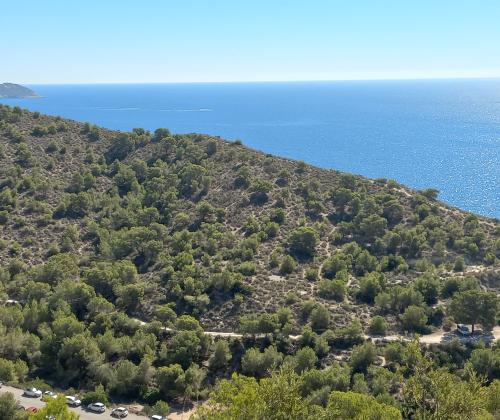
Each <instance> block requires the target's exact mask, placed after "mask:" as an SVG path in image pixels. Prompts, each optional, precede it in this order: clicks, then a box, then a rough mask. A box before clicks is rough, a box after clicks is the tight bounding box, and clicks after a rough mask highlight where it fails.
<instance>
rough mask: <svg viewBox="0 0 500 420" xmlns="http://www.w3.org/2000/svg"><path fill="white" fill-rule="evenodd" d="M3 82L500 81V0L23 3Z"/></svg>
mask: <svg viewBox="0 0 500 420" xmlns="http://www.w3.org/2000/svg"><path fill="white" fill-rule="evenodd" d="M0 28H1V33H2V36H1V37H0V82H4V81H5V82H7V81H8V82H13V83H26V84H42V83H50V84H52V83H159V82H234V81H278V80H283V81H285V80H339V79H340V80H344V79H417V78H460V77H500V1H499V0H475V1H471V0H418V1H409V0H408V1H406V0H364V1H363V0H251V1H240V0H72V1H68V0H44V1H40V0H23V1H3V2H1V4H0Z"/></svg>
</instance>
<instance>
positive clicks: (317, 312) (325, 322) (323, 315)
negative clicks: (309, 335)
mask: <svg viewBox="0 0 500 420" xmlns="http://www.w3.org/2000/svg"><path fill="white" fill-rule="evenodd" d="M309 321H310V322H311V328H312V329H313V330H314V331H316V332H322V331H325V330H326V329H328V326H329V325H330V312H329V311H328V309H326V308H325V307H324V306H321V305H317V306H316V307H315V308H314V309H313V310H312V312H311V315H310V316H309Z"/></svg>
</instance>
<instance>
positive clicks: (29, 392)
mask: <svg viewBox="0 0 500 420" xmlns="http://www.w3.org/2000/svg"><path fill="white" fill-rule="evenodd" d="M23 395H24V396H25V397H30V398H40V397H41V396H42V391H40V390H39V389H36V388H27V389H25V390H24V392H23Z"/></svg>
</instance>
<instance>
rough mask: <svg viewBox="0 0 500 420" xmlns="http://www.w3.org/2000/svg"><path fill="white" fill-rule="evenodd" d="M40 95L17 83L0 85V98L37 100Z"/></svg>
mask: <svg viewBox="0 0 500 420" xmlns="http://www.w3.org/2000/svg"><path fill="white" fill-rule="evenodd" d="M37 96H38V95H37V94H36V92H35V91H33V90H31V89H28V88H27V87H24V86H21V85H16V84H15V83H0V98H35V97H37Z"/></svg>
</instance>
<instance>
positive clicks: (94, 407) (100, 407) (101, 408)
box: [87, 402, 106, 413]
mask: <svg viewBox="0 0 500 420" xmlns="http://www.w3.org/2000/svg"><path fill="white" fill-rule="evenodd" d="M87 410H89V411H93V412H94V413H104V412H105V411H106V406H105V405H104V404H103V403H101V402H95V403H92V404H89V405H88V406H87Z"/></svg>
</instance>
